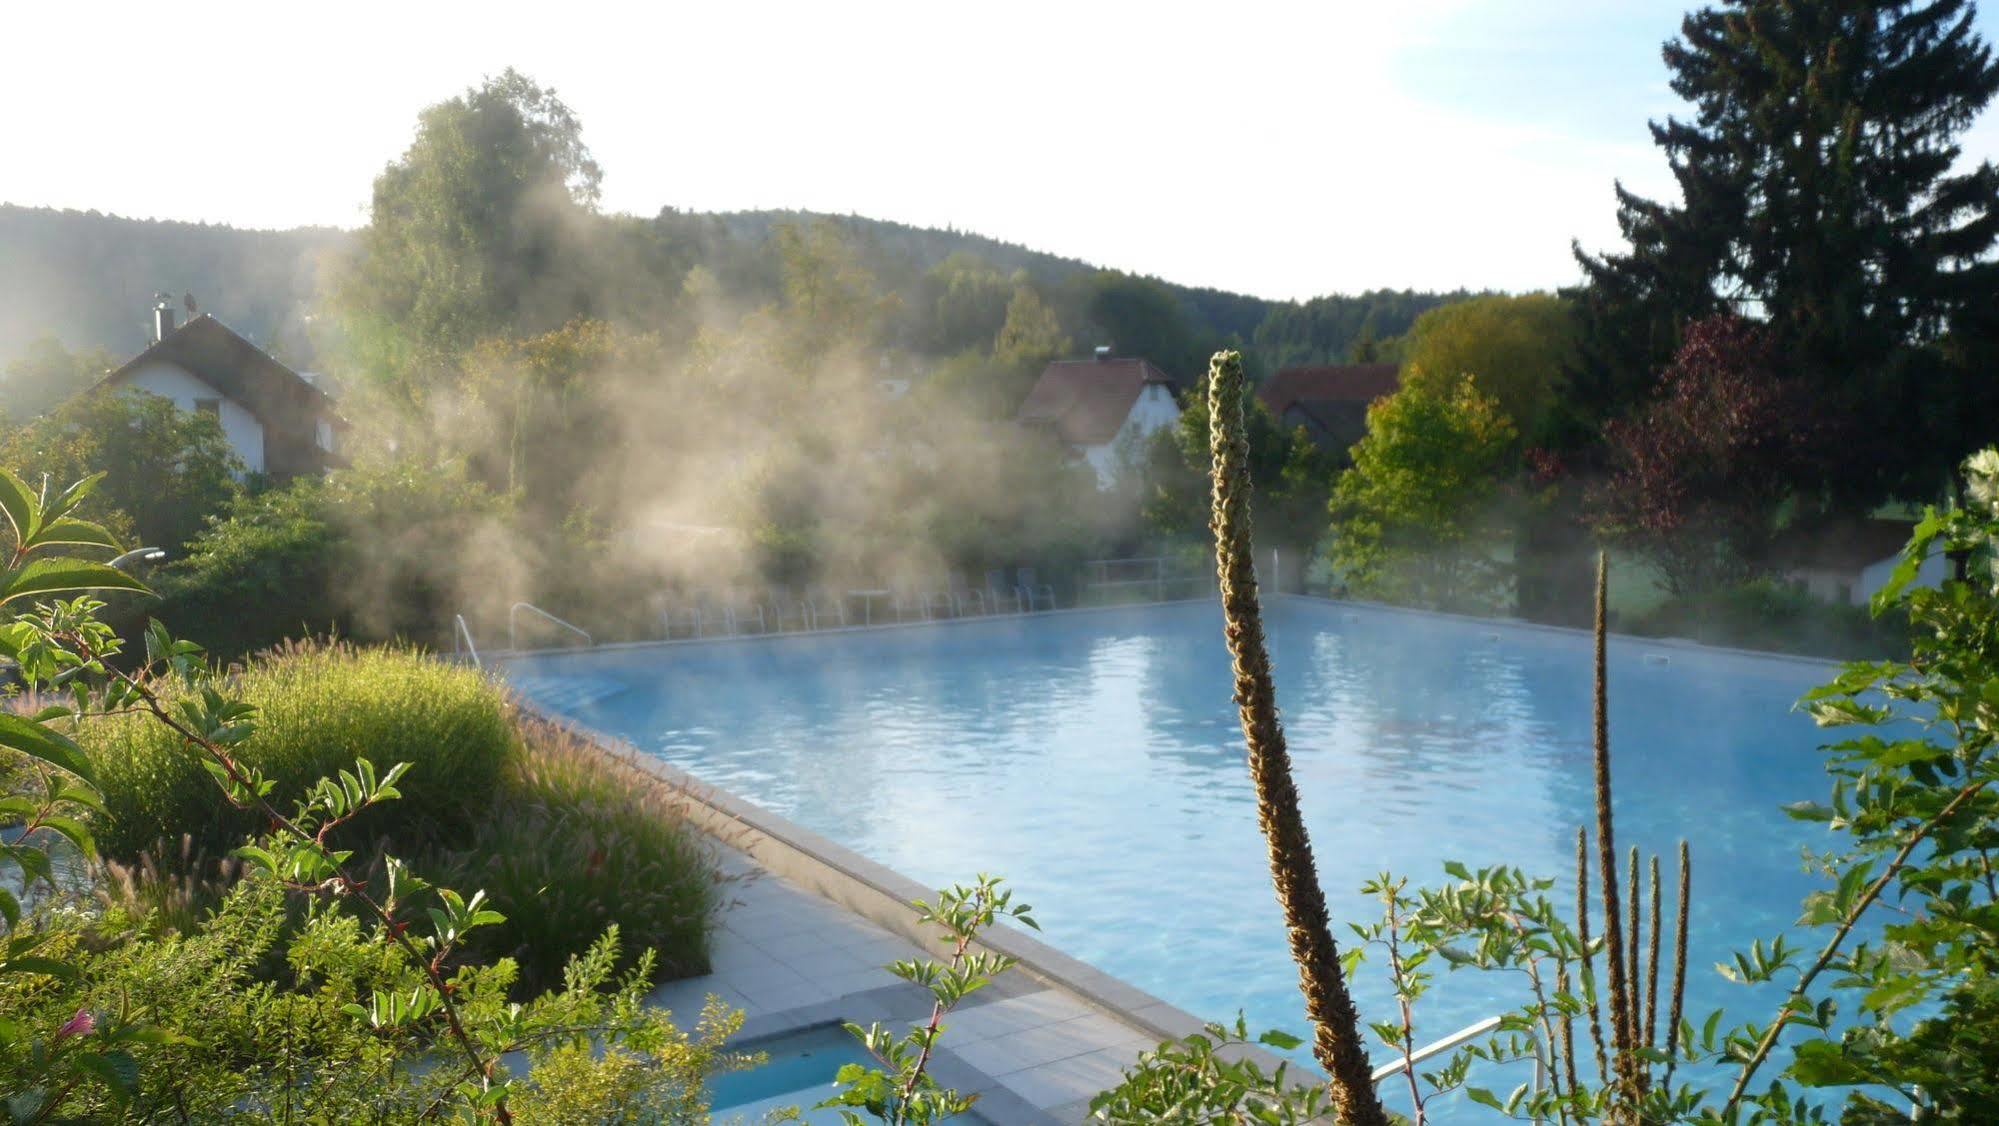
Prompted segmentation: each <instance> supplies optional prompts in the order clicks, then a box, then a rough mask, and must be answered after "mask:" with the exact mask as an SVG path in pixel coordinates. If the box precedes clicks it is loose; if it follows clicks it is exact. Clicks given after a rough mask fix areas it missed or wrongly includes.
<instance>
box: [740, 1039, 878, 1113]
mask: <svg viewBox="0 0 1999 1126" xmlns="http://www.w3.org/2000/svg"><path fill="white" fill-rule="evenodd" d="M741 1050H742V1051H745V1052H759V1053H762V1054H763V1056H764V1063H763V1064H762V1066H760V1067H755V1068H752V1069H750V1070H748V1071H732V1072H728V1073H726V1074H723V1075H718V1076H715V1077H714V1078H713V1079H711V1080H709V1081H708V1098H709V1105H710V1108H711V1109H712V1110H713V1111H714V1119H715V1121H716V1122H717V1123H738V1122H740V1123H745V1124H755V1123H760V1122H762V1121H764V1118H765V1116H767V1115H769V1114H770V1113H771V1112H772V1111H777V1110H786V1109H794V1108H795V1109H797V1110H798V1111H799V1114H800V1117H799V1118H797V1119H796V1120H795V1121H797V1122H800V1123H804V1124H806V1126H818V1124H820V1123H837V1122H839V1121H840V1112H839V1111H838V1110H831V1109H827V1110H820V1109H815V1105H816V1104H817V1103H819V1102H820V1101H821V1100H823V1099H826V1098H830V1097H831V1096H832V1095H833V1092H834V1086H833V1077H834V1076H835V1075H838V1074H839V1072H840V1069H841V1068H842V1067H844V1066H846V1065H847V1064H850V1063H857V1064H861V1065H863V1066H867V1067H874V1066H878V1065H877V1064H876V1063H875V1061H874V1059H873V1058H872V1057H870V1056H869V1055H868V1054H867V1052H865V1051H863V1050H862V1049H861V1046H860V1044H859V1043H858V1042H857V1041H856V1040H855V1039H854V1037H853V1035H852V1034H851V1033H849V1032H848V1031H847V1030H846V1029H844V1028H841V1027H839V1026H838V1025H829V1026H825V1027H820V1028H812V1029H807V1030H806V1031H803V1032H794V1033H790V1034H787V1035H784V1036H779V1037H776V1038H773V1039H770V1040H760V1041H755V1042H752V1043H748V1044H744V1045H742V1046H741Z"/></svg>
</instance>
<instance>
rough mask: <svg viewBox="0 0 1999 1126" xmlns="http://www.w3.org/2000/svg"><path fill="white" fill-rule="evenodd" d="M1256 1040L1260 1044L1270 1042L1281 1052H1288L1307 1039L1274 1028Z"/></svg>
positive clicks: (1270, 1044) (1269, 1043)
mask: <svg viewBox="0 0 1999 1126" xmlns="http://www.w3.org/2000/svg"><path fill="white" fill-rule="evenodd" d="M1256 1042H1257V1043H1259V1044H1268V1045H1269V1046H1271V1047H1273V1048H1276V1049H1277V1050H1278V1051H1281V1052H1288V1051H1290V1050H1291V1049H1293V1048H1295V1047H1297V1046H1298V1045H1300V1044H1303V1043H1304V1042H1305V1041H1304V1040H1303V1039H1302V1038H1300V1037H1297V1036H1293V1035H1291V1034H1290V1033H1289V1032H1282V1031H1279V1030H1278V1029H1275V1028H1273V1029H1270V1030H1269V1031H1267V1032H1265V1033H1264V1034H1263V1035H1261V1036H1259V1037H1257V1038H1256Z"/></svg>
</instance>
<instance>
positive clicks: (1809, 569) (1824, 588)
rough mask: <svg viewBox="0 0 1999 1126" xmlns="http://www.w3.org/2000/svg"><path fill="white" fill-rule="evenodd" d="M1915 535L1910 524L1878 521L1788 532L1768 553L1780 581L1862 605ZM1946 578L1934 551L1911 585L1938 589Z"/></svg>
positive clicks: (1947, 568)
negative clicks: (1783, 578)
mask: <svg viewBox="0 0 1999 1126" xmlns="http://www.w3.org/2000/svg"><path fill="white" fill-rule="evenodd" d="M1914 530H1915V525H1914V524H1913V523H1912V522H1910V521H1907V520H1888V519H1879V518H1875V519H1866V520H1847V521H1840V522H1836V523H1833V524H1828V525H1822V526H1813V527H1808V528H1803V529H1786V530H1785V533H1784V534H1783V535H1781V536H1779V537H1778V539H1777V542H1776V543H1775V544H1773V545H1772V549H1771V552H1772V557H1773V558H1774V559H1776V560H1777V561H1778V565H1779V568H1780V570H1781V571H1782V573H1783V575H1784V577H1786V578H1788V579H1790V580H1791V581H1792V582H1795V583H1799V584H1801V585H1802V586H1804V588H1805V589H1806V590H1808V591H1810V592H1811V593H1812V594H1813V595H1815V596H1817V597H1818V598H1821V599H1823V600H1825V601H1827V602H1843V603H1847V604H1849V605H1853V606H1865V605H1867V603H1868V600H1869V599H1872V598H1873V597H1874V594H1875V592H1877V591H1879V590H1880V589H1881V588H1882V587H1884V586H1887V585H1888V579H1889V578H1890V577H1891V576H1892V575H1893V574H1894V573H1895V568H1896V567H1898V566H1900V565H1901V562H1902V547H1903V545H1904V544H1906V543H1908V541H1909V536H1910V534H1911V533H1912V532H1913V531H1914ZM1950 574H1951V563H1950V560H1948V559H1946V558H1945V557H1944V554H1943V552H1942V551H1940V550H1935V549H1932V550H1931V552H1930V554H1929V555H1928V556H1927V557H1925V558H1924V559H1923V563H1922V566H1920V567H1918V568H1917V569H1916V580H1915V585H1917V586H1926V587H1937V586H1941V585H1943V583H1944V580H1946V579H1948V578H1950Z"/></svg>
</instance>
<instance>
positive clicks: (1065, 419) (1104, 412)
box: [1019, 348, 1180, 486]
mask: <svg viewBox="0 0 1999 1126" xmlns="http://www.w3.org/2000/svg"><path fill="white" fill-rule="evenodd" d="M1019 419H1020V421H1021V422H1022V423H1025V424H1027V425H1031V426H1044V427H1047V428H1049V429H1051V430H1052V431H1053V432H1054V433H1055V434H1056V435H1057V436H1058V437H1060V438H1061V439H1062V440H1063V441H1064V442H1067V443H1069V445H1070V446H1072V447H1073V448H1074V449H1075V450H1076V452H1077V453H1079V454H1081V455H1082V456H1083V458H1084V459H1085V460H1086V461H1088V462H1089V463H1090V467H1091V468H1093V469H1095V470H1096V471H1097V483H1098V484H1099V485H1104V486H1108V485H1110V484H1111V483H1112V482H1114V481H1115V480H1116V479H1117V470H1118V462H1119V459H1120V455H1121V453H1122V452H1123V451H1125V450H1131V449H1136V448H1137V446H1138V444H1139V443H1140V442H1142V441H1144V440H1145V439H1146V438H1149V437H1151V436H1152V435H1153V434H1155V433H1157V432H1158V431H1160V430H1164V429H1165V428H1167V427H1169V426H1172V425H1173V424H1174V423H1176V422H1178V421H1179V420H1180V404H1179V403H1178V402H1176V401H1175V400H1174V398H1173V380H1172V379H1171V378H1170V377H1169V376H1167V374H1166V373H1165V372H1163V371H1160V370H1159V369H1158V368H1156V367H1154V366H1152V364H1151V363H1150V362H1149V361H1147V360H1142V359H1117V358H1114V357H1112V356H1111V354H1110V351H1109V349H1104V348H1100V349H1098V350H1097V354H1096V357H1095V358H1094V359H1088V360H1057V361H1055V362H1054V363H1051V364H1049V365H1048V367H1047V368H1046V369H1045V370H1044V371H1042V373H1041V378H1040V379H1037V380H1035V382H1034V389H1033V390H1032V391H1029V392H1028V393H1027V399H1026V401H1025V402H1023V403H1021V405H1020V414H1019Z"/></svg>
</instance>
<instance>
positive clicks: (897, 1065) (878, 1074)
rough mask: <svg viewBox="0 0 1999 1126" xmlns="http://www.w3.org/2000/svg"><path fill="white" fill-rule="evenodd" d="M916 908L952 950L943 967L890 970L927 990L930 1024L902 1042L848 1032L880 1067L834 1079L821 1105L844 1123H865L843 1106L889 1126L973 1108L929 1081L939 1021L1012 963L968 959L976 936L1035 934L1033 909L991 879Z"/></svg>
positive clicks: (843, 1072) (872, 1031)
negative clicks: (1015, 928)
mask: <svg viewBox="0 0 1999 1126" xmlns="http://www.w3.org/2000/svg"><path fill="white" fill-rule="evenodd" d="M915 907H916V915H917V922H918V923H919V924H920V925H923V926H935V927H937V928H939V929H940V930H941V931H942V932H943V933H942V935H941V941H942V942H943V943H944V944H945V945H946V946H948V947H949V948H950V951H951V952H950V956H949V958H948V959H947V960H945V961H943V962H941V963H940V962H936V961H929V960H925V961H921V962H919V961H914V960H905V961H898V962H896V963H894V964H893V965H891V966H890V967H889V970H890V972H892V973H894V974H895V975H896V976H897V977H899V978H902V979H903V980H904V981H907V982H911V983H913V984H916V985H920V986H922V987H924V988H925V989H927V990H929V991H930V995H931V997H932V998H934V1000H933V1002H932V1004H931V1008H930V1019H929V1020H928V1021H926V1022H925V1023H923V1024H920V1025H917V1026H916V1027H915V1028H913V1029H911V1030H910V1031H909V1032H907V1033H905V1034H904V1035H902V1036H900V1037H898V1036H896V1035H895V1034H894V1033H892V1032H890V1031H889V1030H888V1029H886V1028H884V1027H882V1025H881V1024H880V1023H875V1024H871V1025H869V1026H868V1027H866V1028H862V1027H861V1026H860V1025H857V1024H848V1025H847V1026H846V1027H847V1031H848V1032H850V1033H852V1034H853V1035H854V1037H855V1038H856V1039H858V1040H859V1041H860V1042H861V1046H862V1047H865V1048H866V1049H867V1050H868V1054H870V1055H872V1056H874V1057H875V1059H876V1060H878V1061H879V1062H880V1064H881V1066H880V1067H872V1068H871V1067H864V1066H862V1065H860V1064H847V1065H846V1066H844V1067H842V1068H841V1069H840V1072H839V1075H838V1077H837V1078H838V1082H839V1084H840V1086H841V1091H840V1093H839V1094H837V1095H835V1096H834V1097H832V1098H830V1099H828V1100H826V1101H825V1102H823V1103H821V1104H819V1105H821V1106H826V1107H840V1108H843V1109H842V1110H841V1111H840V1116H841V1118H842V1119H844V1120H845V1121H847V1122H849V1123H856V1124H858V1123H860V1122H862V1121H864V1120H863V1119H862V1118H861V1116H860V1115H859V1114H856V1113H855V1112H854V1111H851V1110H847V1109H844V1108H846V1107H860V1108H863V1109H864V1110H866V1111H867V1113H868V1114H869V1115H870V1116H871V1117H873V1118H875V1119H877V1120H879V1121H881V1122H886V1123H890V1124H891V1126H905V1124H909V1126H914V1124H918V1123H929V1122H941V1121H943V1120H945V1119H947V1118H950V1117H952V1116H954V1115H958V1114H963V1113H964V1112H965V1111H967V1110H970V1109H971V1106H972V1103H973V1102H975V1101H976V1100H977V1099H978V1096H977V1095H966V1094H961V1093H959V1092H957V1091H955V1090H950V1089H946V1088H940V1087H939V1086H938V1085H937V1081H936V1080H935V1079H933V1078H931V1076H930V1073H929V1067H930V1057H931V1053H932V1052H933V1051H935V1049H936V1047H937V1039H938V1036H939V1035H940V1034H941V1033H942V1032H943V1030H944V1018H945V1017H946V1016H949V1015H950V1013H951V1010H952V1009H955V1008H957V1007H958V1005H959V1004H960V1003H961V1002H963V1001H964V999H965V998H967V997H969V996H971V995H972V994H973V993H976V992H978V991H979V990H981V989H984V988H985V987H986V986H988V985H990V984H992V981H993V979H994V978H995V977H998V976H999V975H1000V974H1002V973H1005V972H1006V971H1007V970H1009V969H1011V968H1012V967H1013V965H1014V962H1015V959H1013V958H1010V957H1008V956H1006V955H1004V954H995V953H992V952H990V951H981V952H979V953H973V952H972V946H973V944H974V943H975V942H977V940H978V937H979V933H980V932H981V931H984V930H986V929H987V928H989V927H991V926H992V925H993V923H994V922H996V921H998V920H999V919H1002V918H1005V919H1012V920H1014V921H1015V922H1018V923H1024V924H1026V925H1027V926H1030V927H1033V928H1035V929H1036V930H1039V929H1041V927H1040V924H1039V923H1036V922H1035V921H1034V917H1033V916H1032V915H1031V914H1029V912H1030V911H1031V910H1032V909H1031V908H1030V907H1028V905H1027V904H1025V903H1020V904H1016V903H1014V902H1013V893H1012V892H1010V891H1007V890H1006V889H1005V888H1003V887H1002V886H1001V885H1000V881H999V880H998V879H996V878H995V877H992V876H986V875H981V876H980V877H979V878H978V880H977V882H976V883H974V884H973V885H972V886H970V887H966V886H964V885H963V884H956V885H953V886H951V887H949V888H946V889H944V890H942V891H940V892H938V894H937V903H936V904H935V905H934V906H933V905H931V904H929V903H926V902H924V901H923V900H920V899H919V900H917V901H916V903H915Z"/></svg>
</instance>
